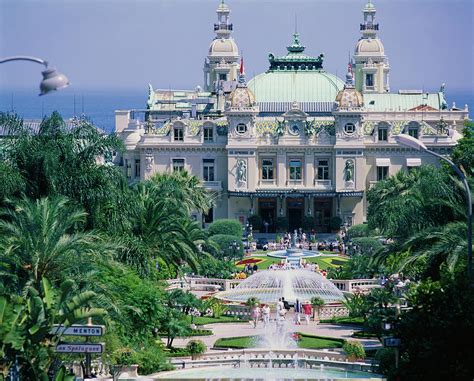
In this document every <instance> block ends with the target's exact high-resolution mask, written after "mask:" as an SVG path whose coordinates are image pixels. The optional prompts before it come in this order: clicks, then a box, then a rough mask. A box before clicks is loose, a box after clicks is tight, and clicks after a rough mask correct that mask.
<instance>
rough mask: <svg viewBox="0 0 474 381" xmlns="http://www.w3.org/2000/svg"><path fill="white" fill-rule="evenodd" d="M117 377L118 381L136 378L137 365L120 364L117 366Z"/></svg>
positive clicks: (130, 380) (128, 380) (129, 380)
mask: <svg viewBox="0 0 474 381" xmlns="http://www.w3.org/2000/svg"><path fill="white" fill-rule="evenodd" d="M118 368H119V369H118V372H117V373H118V377H117V380H120V381H132V380H136V379H137V378H138V365H137V364H131V365H122V366H120V365H119V366H118Z"/></svg>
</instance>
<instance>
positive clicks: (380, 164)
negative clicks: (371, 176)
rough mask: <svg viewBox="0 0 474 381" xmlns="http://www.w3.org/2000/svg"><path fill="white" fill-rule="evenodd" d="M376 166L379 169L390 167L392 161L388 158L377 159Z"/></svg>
mask: <svg viewBox="0 0 474 381" xmlns="http://www.w3.org/2000/svg"><path fill="white" fill-rule="evenodd" d="M375 165H377V167H390V159H388V158H383V159H382V158H377V159H375Z"/></svg>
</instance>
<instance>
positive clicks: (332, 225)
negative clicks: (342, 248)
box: [329, 216, 342, 230]
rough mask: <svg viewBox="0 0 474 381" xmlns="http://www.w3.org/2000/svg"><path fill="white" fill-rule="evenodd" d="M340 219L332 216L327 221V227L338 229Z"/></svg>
mask: <svg viewBox="0 0 474 381" xmlns="http://www.w3.org/2000/svg"><path fill="white" fill-rule="evenodd" d="M341 224H342V220H341V218H340V217H337V216H335V217H332V218H331V220H330V221H329V227H330V228H331V230H339V229H340V228H341Z"/></svg>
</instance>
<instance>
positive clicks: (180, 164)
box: [173, 159, 184, 172]
mask: <svg viewBox="0 0 474 381" xmlns="http://www.w3.org/2000/svg"><path fill="white" fill-rule="evenodd" d="M182 171H184V159H173V172H182Z"/></svg>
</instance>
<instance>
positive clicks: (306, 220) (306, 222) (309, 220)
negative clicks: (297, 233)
mask: <svg viewBox="0 0 474 381" xmlns="http://www.w3.org/2000/svg"><path fill="white" fill-rule="evenodd" d="M302 225H303V226H302V228H303V230H306V231H308V230H311V229H313V228H314V218H313V217H310V216H304V217H303V222H302Z"/></svg>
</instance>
